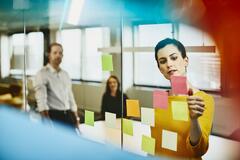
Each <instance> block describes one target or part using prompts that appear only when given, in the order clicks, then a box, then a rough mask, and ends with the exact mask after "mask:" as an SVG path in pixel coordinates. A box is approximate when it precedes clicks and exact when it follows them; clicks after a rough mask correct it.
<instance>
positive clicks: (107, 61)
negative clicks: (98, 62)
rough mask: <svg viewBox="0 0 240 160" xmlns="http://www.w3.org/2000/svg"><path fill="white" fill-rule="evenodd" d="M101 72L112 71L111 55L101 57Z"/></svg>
mask: <svg viewBox="0 0 240 160" xmlns="http://www.w3.org/2000/svg"><path fill="white" fill-rule="evenodd" d="M102 70H103V71H113V60H112V55H102Z"/></svg>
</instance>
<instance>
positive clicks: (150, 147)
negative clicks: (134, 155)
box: [142, 135, 156, 155]
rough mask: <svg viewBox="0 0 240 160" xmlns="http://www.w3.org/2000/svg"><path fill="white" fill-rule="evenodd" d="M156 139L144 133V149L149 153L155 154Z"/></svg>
mask: <svg viewBox="0 0 240 160" xmlns="http://www.w3.org/2000/svg"><path fill="white" fill-rule="evenodd" d="M155 143H156V142H155V139H154V138H151V137H148V136H145V135H142V150H143V151H144V152H147V153H149V154H152V155H154V154H155Z"/></svg>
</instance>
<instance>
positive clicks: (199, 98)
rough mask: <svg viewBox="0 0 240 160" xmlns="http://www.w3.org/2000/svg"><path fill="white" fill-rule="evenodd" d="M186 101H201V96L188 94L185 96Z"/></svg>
mask: <svg viewBox="0 0 240 160" xmlns="http://www.w3.org/2000/svg"><path fill="white" fill-rule="evenodd" d="M187 100H188V101H200V102H203V99H202V98H201V97H197V96H189V97H188V98H187Z"/></svg>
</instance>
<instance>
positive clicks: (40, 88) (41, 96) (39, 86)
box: [34, 71, 49, 118]
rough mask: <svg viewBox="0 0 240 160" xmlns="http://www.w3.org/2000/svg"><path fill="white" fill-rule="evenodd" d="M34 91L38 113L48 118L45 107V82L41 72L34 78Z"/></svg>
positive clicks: (46, 107) (46, 106)
mask: <svg viewBox="0 0 240 160" xmlns="http://www.w3.org/2000/svg"><path fill="white" fill-rule="evenodd" d="M34 90H35V97H36V100H37V109H38V111H39V112H40V114H41V115H43V116H45V117H48V118H49V115H48V110H49V107H48V105H47V82H46V80H45V79H44V74H43V73H42V72H41V71H40V72H39V73H38V74H37V75H36V77H35V83H34Z"/></svg>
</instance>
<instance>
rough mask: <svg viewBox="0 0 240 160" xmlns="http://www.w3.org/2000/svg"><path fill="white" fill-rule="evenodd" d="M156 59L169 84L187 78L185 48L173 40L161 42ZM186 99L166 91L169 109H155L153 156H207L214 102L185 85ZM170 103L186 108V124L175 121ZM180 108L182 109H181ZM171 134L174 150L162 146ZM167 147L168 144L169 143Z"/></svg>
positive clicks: (158, 45) (192, 157)
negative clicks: (173, 140)
mask: <svg viewBox="0 0 240 160" xmlns="http://www.w3.org/2000/svg"><path fill="white" fill-rule="evenodd" d="M155 59H156V61H157V64H158V68H159V70H160V72H161V73H162V74H163V76H164V77H165V78H166V79H168V80H170V77H171V76H172V75H174V76H186V70H187V66H188V57H187V55H186V50H185V47H184V46H183V45H182V43H180V42H179V41H177V40H175V39H169V38H167V39H164V40H162V41H160V42H159V43H158V44H157V45H156V47H155ZM187 88H188V92H189V96H177V95H173V94H172V92H171V90H170V91H169V98H168V108H167V109H155V127H152V128H151V131H152V137H153V138H155V139H156V154H158V155H167V156H173V157H182V158H190V159H201V156H202V155H203V154H205V153H206V152H207V149H208V137H209V134H210V132H211V127H212V120H213V113H214V100H213V97H212V96H210V95H208V94H206V93H205V92H203V91H199V90H198V89H197V88H194V87H193V86H192V85H191V84H190V82H187ZM173 101H184V102H187V104H188V112H189V120H188V121H178V120H174V119H173V118H172V107H169V106H171V103H172V102H173ZM180 107H181V106H180ZM166 131H167V132H170V133H174V134H175V135H177V136H175V137H176V139H177V145H176V150H172V149H168V148H166V147H164V146H163V145H162V136H163V134H165V133H166ZM169 143H170V142H169Z"/></svg>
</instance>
